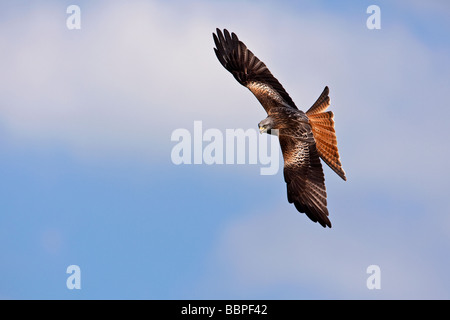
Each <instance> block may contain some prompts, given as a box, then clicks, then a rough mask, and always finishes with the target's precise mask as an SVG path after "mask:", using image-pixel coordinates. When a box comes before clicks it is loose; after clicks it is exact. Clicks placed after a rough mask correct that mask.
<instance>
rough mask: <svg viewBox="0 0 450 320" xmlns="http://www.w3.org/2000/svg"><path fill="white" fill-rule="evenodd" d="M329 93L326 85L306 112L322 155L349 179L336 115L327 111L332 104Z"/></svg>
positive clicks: (331, 165)
mask: <svg viewBox="0 0 450 320" xmlns="http://www.w3.org/2000/svg"><path fill="white" fill-rule="evenodd" d="M328 93H329V89H328V87H325V89H324V90H323V92H322V94H321V95H320V97H319V98H318V99H317V101H316V102H315V103H314V104H313V106H312V107H311V108H310V109H309V110H308V111H307V112H306V115H307V116H308V118H309V123H310V125H311V128H312V131H313V135H314V139H315V141H316V145H317V151H318V152H319V155H320V157H321V158H322V160H323V161H325V163H326V164H327V165H328V166H329V167H330V168H331V169H333V171H334V172H336V173H337V174H338V175H339V176H340V177H341V178H342V179H344V180H347V178H346V177H345V172H344V169H342V164H341V160H340V158H339V151H338V147H337V139H336V132H335V130H334V119H333V118H334V115H333V112H331V111H325V110H326V109H327V108H328V107H329V105H330V97H329V96H328Z"/></svg>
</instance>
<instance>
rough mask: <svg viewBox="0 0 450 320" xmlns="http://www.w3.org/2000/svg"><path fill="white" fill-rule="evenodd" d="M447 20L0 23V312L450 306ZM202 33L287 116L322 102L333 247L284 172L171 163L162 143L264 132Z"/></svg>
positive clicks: (418, 15)
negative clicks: (138, 304) (222, 31)
mask: <svg viewBox="0 0 450 320" xmlns="http://www.w3.org/2000/svg"><path fill="white" fill-rule="evenodd" d="M72 4H76V5H78V6H79V7H80V10H81V16H80V17H81V20H80V21H81V24H80V26H81V29H73V30H69V29H68V28H67V25H66V20H67V19H68V18H69V17H70V14H68V13H67V12H66V10H67V7H68V6H70V5H72ZM372 4H376V5H378V6H379V7H380V10H381V29H379V30H370V29H368V28H367V26H366V20H367V19H368V18H369V16H370V14H368V13H367V12H366V10H367V8H368V7H369V6H370V5H372ZM449 14H450V5H449V4H448V3H447V2H446V1H438V0H436V1H428V2H423V1H396V3H395V4H393V3H391V2H387V1H378V2H373V1H344V2H340V3H339V5H337V4H335V3H331V1H330V2H328V1H292V2H290V1H245V2H244V1H214V2H212V1H190V2H184V1H118V0H114V1H56V0H55V1H25V0H21V1H14V2H10V3H9V4H6V3H2V4H0V30H2V31H1V32H0V46H1V48H2V50H0V64H1V70H2V72H1V73H2V76H1V77H0V177H1V179H0V255H1V260H0V298H3V299H10V298H12V299H55V298H56V299H80V298H81V299H449V298H450V278H449V277H448V270H449V268H450V255H449V252H450V205H449V202H448V199H449V190H450V183H449V181H450V170H449V168H448V165H447V159H448V158H449V157H450V152H449V142H448V141H449V138H450V129H449V125H448V119H449V118H450V108H449V106H448V102H447V98H446V94H447V92H448V89H449V88H450V77H449V74H450V41H449V40H448V39H449V38H448V33H449V31H450V21H449V20H448V16H449ZM216 27H219V28H227V29H228V30H230V31H233V32H235V33H236V34H237V35H238V36H239V38H240V39H241V40H242V41H244V42H245V43H246V45H247V46H248V47H249V48H250V50H252V51H253V52H254V53H255V54H256V55H257V56H258V57H259V58H260V59H261V60H262V61H264V62H265V63H266V65H267V66H268V67H269V68H270V70H271V71H272V73H273V74H274V75H275V76H276V77H277V78H278V79H279V80H280V82H281V83H282V84H283V86H284V87H285V89H286V90H287V91H288V92H289V94H290V96H291V97H292V98H293V100H294V101H295V102H296V104H297V106H298V107H299V108H300V109H303V110H307V109H308V108H309V107H310V106H311V104H312V103H313V102H314V101H315V99H316V98H317V97H318V96H319V94H320V93H321V92H322V90H323V88H324V87H325V86H326V85H328V86H329V87H330V96H331V102H332V104H331V110H332V111H333V112H334V113H335V120H336V130H337V136H338V142H339V149H340V153H341V160H342V163H343V166H344V169H345V171H346V173H347V177H348V181H347V182H344V181H342V180H341V179H340V178H339V177H338V176H337V175H336V174H335V173H334V172H333V171H331V170H330V169H329V168H324V171H325V177H326V185H327V191H328V209H329V211H330V219H331V221H332V223H333V228H332V229H323V228H322V227H321V226H320V225H318V224H315V223H313V222H311V221H310V220H309V219H308V218H307V217H306V216H305V215H304V214H300V213H298V212H297V211H296V210H295V208H294V207H293V206H292V205H290V204H289V203H288V202H287V197H286V187H285V183H284V180H283V174H282V170H279V171H278V173H277V174H276V175H261V174H260V169H261V164H260V163H257V164H234V165H231V164H228V165H219V164H215V165H214V164H213V165H207V164H198V165H194V164H191V165H188V164H181V165H175V164H174V163H173V161H172V158H171V153H172V149H173V148H174V146H175V145H176V144H177V142H174V141H172V140H171V135H172V133H173V132H174V130H176V129H180V128H184V129H186V130H188V131H189V132H191V133H192V134H194V121H202V126H203V130H204V131H205V130H207V129H209V128H214V129H218V130H220V131H221V132H225V130H226V129H237V128H242V129H244V130H247V129H251V130H255V129H257V124H258V122H259V121H260V120H262V119H264V118H265V117H266V114H265V112H264V110H263V108H262V107H261V106H260V105H259V103H258V102H257V100H256V99H255V98H254V97H253V96H252V94H251V93H250V92H249V91H248V90H247V89H245V88H243V87H242V86H240V85H239V84H238V83H237V82H236V81H235V80H234V79H233V77H232V76H231V75H230V74H229V73H228V72H227V71H226V70H225V69H224V68H223V67H222V66H221V65H220V63H219V62H218V61H217V58H216V57H215V55H214V52H213V40H212V32H213V31H215V28H216ZM192 138H193V139H194V137H192ZM207 144H208V143H207V142H205V143H204V145H203V146H205V145H207ZM278 156H279V157H280V155H278ZM70 265H78V266H79V267H80V270H81V277H80V279H81V289H79V290H77V289H73V290H69V289H68V288H67V286H66V280H67V278H68V277H69V274H67V273H66V269H67V267H68V266H70ZM370 265H377V266H379V268H380V283H381V288H380V289H374V290H369V289H368V287H367V285H366V283H367V279H368V277H369V276H370V274H368V273H367V268H368V267H369V266H370Z"/></svg>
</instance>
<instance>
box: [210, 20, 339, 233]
mask: <svg viewBox="0 0 450 320" xmlns="http://www.w3.org/2000/svg"><path fill="white" fill-rule="evenodd" d="M216 33H217V34H214V33H213V39H214V43H215V45H216V47H215V48H214V52H215V53H216V56H217V58H218V59H219V61H220V63H221V64H222V65H223V66H224V67H225V69H227V70H228V71H229V72H230V73H231V74H232V75H233V76H234V78H235V79H236V80H237V81H238V82H239V83H240V84H241V85H243V86H245V87H247V88H248V89H249V90H250V91H251V92H252V93H253V94H254V95H255V96H256V98H257V99H258V100H259V102H260V103H261V104H262V106H263V107H264V109H265V110H266V112H267V115H268V116H267V118H266V119H264V120H262V121H261V122H260V123H259V124H258V126H259V130H260V132H261V133H264V132H265V133H268V134H276V135H278V138H279V141H280V146H281V151H282V153H283V159H284V180H285V182H286V184H287V197H288V201H289V203H293V204H294V205H295V207H296V208H297V210H298V211H300V212H303V213H305V214H306V215H307V216H308V217H309V218H310V219H311V220H312V221H314V222H319V223H320V224H321V225H322V226H323V227H324V228H325V227H327V226H328V227H329V228H331V222H330V220H329V219H328V209H327V193H326V188H325V177H324V174H323V169H322V164H321V162H320V159H322V160H323V161H324V162H325V163H326V164H327V165H328V166H329V167H330V168H331V169H332V170H333V171H334V172H336V173H337V174H338V175H339V176H340V177H341V178H342V179H343V180H347V178H346V176H345V172H344V170H343V169H342V165H341V161H340V157H339V152H338V148H337V140H336V133H335V130H334V119H333V118H334V115H333V113H332V112H331V111H326V109H327V108H328V107H329V105H330V98H329V96H328V93H329V89H328V87H325V89H324V90H323V92H322V94H321V95H320V96H319V98H318V99H317V101H316V102H315V103H314V104H313V105H312V107H311V108H309V110H308V111H306V113H305V112H303V111H301V110H299V109H298V108H297V106H296V105H295V103H294V101H292V99H291V97H290V96H289V94H288V93H287V92H286V90H284V88H283V86H282V85H281V83H280V82H278V80H277V79H276V78H275V77H274V76H273V75H272V73H271V72H270V71H269V69H268V68H267V67H266V65H265V64H264V63H263V62H262V61H261V60H259V59H258V58H257V57H256V56H255V55H254V54H253V53H252V52H251V51H250V50H248V49H247V47H246V45H245V44H244V43H243V42H242V41H240V40H239V39H238V37H237V36H236V34H234V33H231V34H230V33H229V32H228V30H226V29H224V31H223V32H222V31H221V30H219V29H216Z"/></svg>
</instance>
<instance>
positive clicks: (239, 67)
mask: <svg viewBox="0 0 450 320" xmlns="http://www.w3.org/2000/svg"><path fill="white" fill-rule="evenodd" d="M216 32H217V35H216V34H214V33H213V38H214V43H215V44H216V48H214V52H215V53H216V56H217V58H218V59H219V61H220V63H221V64H222V65H223V66H224V67H225V69H227V70H228V71H229V72H231V74H232V75H233V76H234V78H235V79H236V80H237V81H238V82H239V83H240V84H242V85H243V86H245V87H247V88H248V89H250V91H251V92H253V94H254V95H255V96H256V98H257V99H258V100H259V102H260V103H261V104H262V105H263V107H264V109H265V110H266V112H267V113H268V114H270V113H271V110H272V108H274V107H275V108H276V107H278V106H283V107H291V108H295V109H297V107H296V106H295V104H294V101H292V99H291V97H290V96H289V94H288V93H287V92H286V90H284V88H283V86H282V85H281V84H280V82H278V80H277V79H276V78H275V77H274V76H273V75H272V73H271V72H270V71H269V69H268V68H267V67H266V65H265V64H264V63H263V62H262V61H261V60H259V59H258V58H257V57H256V56H255V55H254V54H253V53H252V52H251V51H250V50H248V49H247V47H246V45H245V44H244V43H243V42H242V41H240V40H239V39H238V37H237V36H236V34H234V33H231V34H230V33H229V32H228V30H226V29H225V30H224V31H223V33H222V31H220V30H219V29H217V30H216Z"/></svg>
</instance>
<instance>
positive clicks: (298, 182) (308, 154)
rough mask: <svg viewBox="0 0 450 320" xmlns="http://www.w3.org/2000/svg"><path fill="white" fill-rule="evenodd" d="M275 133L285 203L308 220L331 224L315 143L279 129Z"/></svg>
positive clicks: (326, 224) (325, 224)
mask: <svg viewBox="0 0 450 320" xmlns="http://www.w3.org/2000/svg"><path fill="white" fill-rule="evenodd" d="M310 134H312V132H310ZM279 137H280V145H281V150H282V153H283V158H284V180H285V181H286V184H287V195H288V201H289V203H293V204H294V205H295V207H296V208H297V210H298V211H300V212H303V213H305V214H306V215H307V216H308V217H309V218H310V219H311V220H312V221H314V222H319V223H320V224H321V225H322V226H323V227H327V226H328V227H330V228H331V222H330V220H329V219H328V209H327V192H326V188H325V177H324V174H323V169H322V164H321V162H320V158H319V153H318V151H317V148H316V144H315V143H314V142H313V143H310V142H306V141H304V140H301V139H295V138H293V137H292V136H286V135H283V134H281V133H280V136H279Z"/></svg>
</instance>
